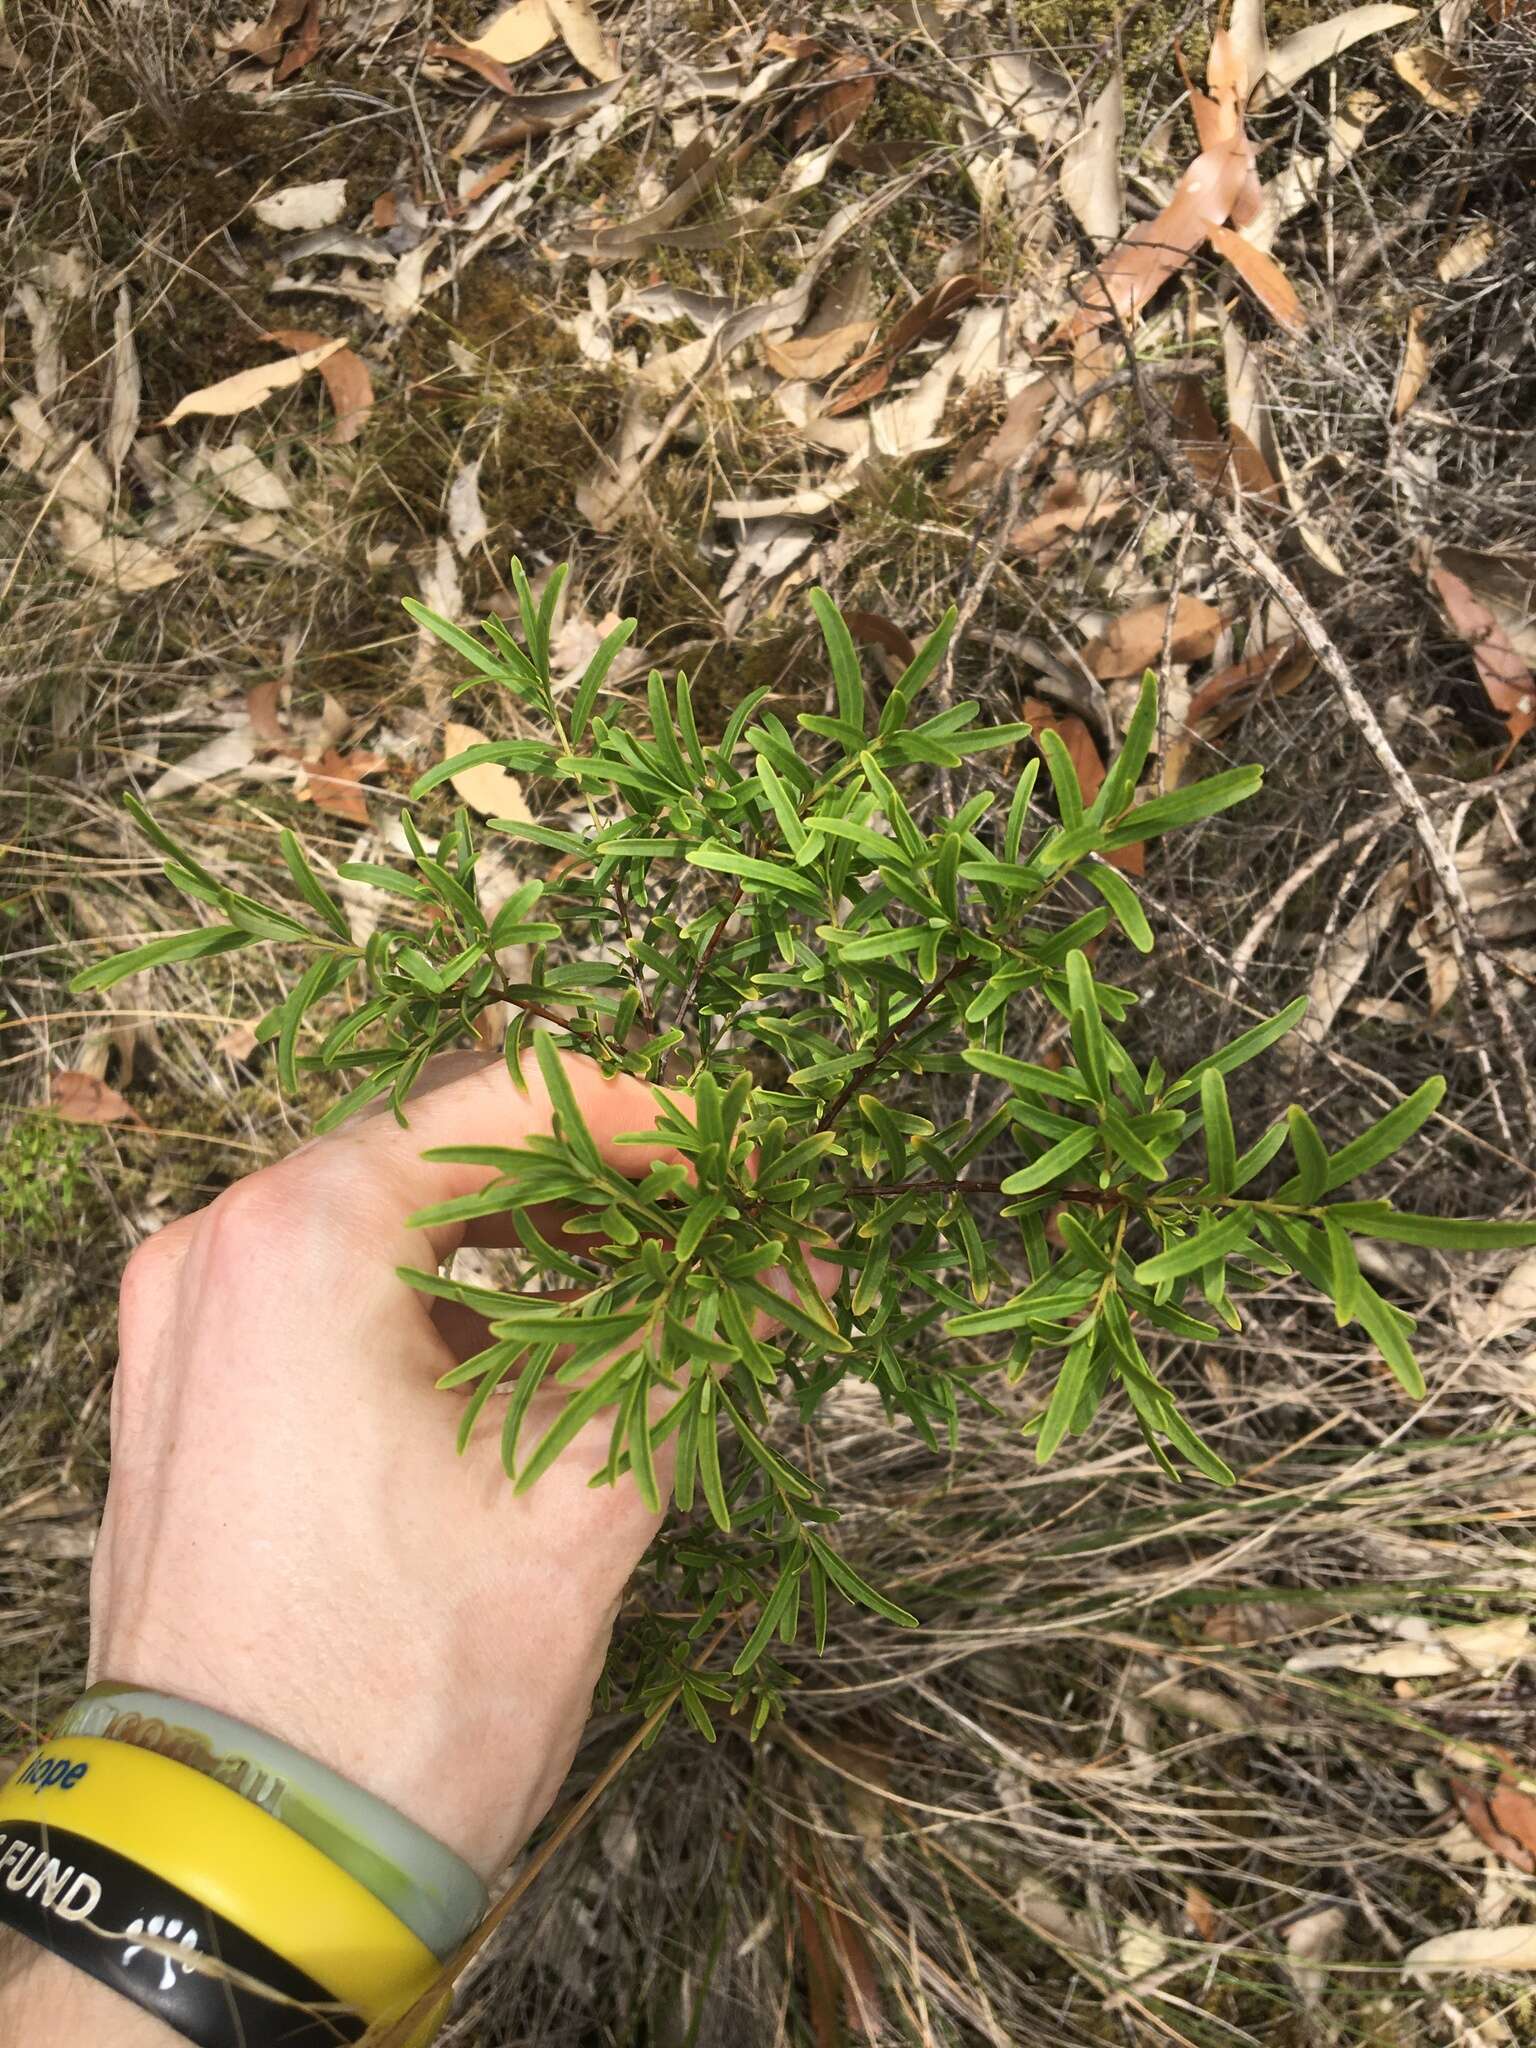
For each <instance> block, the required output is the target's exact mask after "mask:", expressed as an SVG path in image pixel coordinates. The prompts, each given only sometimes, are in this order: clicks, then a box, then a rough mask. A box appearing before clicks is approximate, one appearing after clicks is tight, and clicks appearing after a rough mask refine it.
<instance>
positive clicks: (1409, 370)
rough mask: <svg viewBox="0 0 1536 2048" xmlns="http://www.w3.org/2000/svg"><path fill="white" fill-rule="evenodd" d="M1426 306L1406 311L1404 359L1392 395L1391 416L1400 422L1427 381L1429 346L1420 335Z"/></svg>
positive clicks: (1412, 307) (1415, 401)
mask: <svg viewBox="0 0 1536 2048" xmlns="http://www.w3.org/2000/svg"><path fill="white" fill-rule="evenodd" d="M1428 311H1429V308H1428V307H1427V306H1410V307H1409V309H1408V332H1407V335H1406V336H1405V338H1404V341H1403V360H1402V365H1401V367H1400V368H1399V370H1398V373H1397V384H1396V387H1395V388H1394V390H1393V393H1392V417H1393V419H1395V420H1400V419H1401V418H1402V417H1403V415H1404V413H1406V412H1408V411H1409V410H1410V409H1411V408H1412V407H1413V406H1414V405H1415V404H1417V402H1418V397H1419V393H1420V392H1421V391H1422V390H1423V389H1424V386H1425V384H1426V382H1427V381H1428V378H1429V369H1430V355H1429V344H1428V342H1426V341H1425V339H1424V336H1423V332H1422V329H1423V326H1424V315H1425V314H1426V313H1427V312H1428Z"/></svg>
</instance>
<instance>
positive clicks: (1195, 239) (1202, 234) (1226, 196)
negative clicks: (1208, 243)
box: [1068, 142, 1249, 334]
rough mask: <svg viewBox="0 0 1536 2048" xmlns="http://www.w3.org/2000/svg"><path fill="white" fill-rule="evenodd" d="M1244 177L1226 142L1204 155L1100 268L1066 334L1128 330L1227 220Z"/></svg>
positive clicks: (1243, 166) (1241, 153)
mask: <svg viewBox="0 0 1536 2048" xmlns="http://www.w3.org/2000/svg"><path fill="white" fill-rule="evenodd" d="M1248 171H1249V163H1248V156H1247V152H1246V150H1245V149H1243V148H1241V147H1238V146H1235V145H1234V144H1233V143H1231V142H1224V143H1218V144H1217V146H1216V147H1215V148H1213V149H1203V150H1202V151H1201V152H1200V154H1199V156H1197V157H1196V158H1195V160H1194V162H1193V163H1192V164H1191V165H1190V167H1189V169H1188V170H1187V171H1186V172H1185V173H1184V175H1183V177H1182V178H1180V180H1179V182H1178V184H1177V185H1176V186H1175V187H1174V192H1173V197H1172V199H1170V200H1169V202H1168V204H1167V205H1166V206H1165V207H1164V208H1163V210H1162V212H1161V213H1160V214H1159V215H1158V216H1157V218H1156V219H1155V220H1150V221H1139V222H1138V223H1137V225H1136V226H1135V227H1134V228H1132V229H1131V232H1130V233H1129V234H1128V235H1127V236H1126V238H1125V240H1124V241H1123V242H1121V243H1120V244H1119V245H1118V246H1117V247H1116V248H1114V249H1112V250H1111V251H1110V253H1109V255H1108V256H1106V257H1105V259H1104V261H1103V262H1102V263H1101V264H1100V265H1099V267H1098V269H1097V270H1096V271H1095V272H1094V274H1093V277H1092V279H1091V280H1090V282H1089V284H1088V286H1087V288H1086V289H1085V292H1084V295H1083V305H1082V308H1081V310H1080V311H1079V312H1078V314H1077V315H1076V317H1075V319H1074V320H1072V321H1071V322H1070V323H1069V324H1068V331H1069V332H1071V333H1078V334H1081V333H1086V332H1087V331H1088V330H1089V329H1090V328H1094V327H1102V326H1104V325H1105V324H1106V323H1107V322H1109V321H1111V320H1114V319H1117V318H1118V319H1120V320H1123V321H1125V322H1126V323H1127V324H1128V325H1131V324H1134V323H1135V322H1136V321H1137V320H1139V319H1140V317H1141V315H1142V313H1143V312H1144V311H1145V309H1146V307H1147V306H1148V304H1149V303H1150V302H1151V301H1152V300H1153V299H1154V298H1155V297H1156V296H1157V294H1158V293H1159V292H1160V291H1161V290H1162V288H1163V286H1164V285H1165V284H1166V283H1167V282H1168V280H1169V278H1170V277H1172V276H1174V275H1175V273H1176V272H1178V271H1180V270H1182V269H1183V268H1184V266H1185V265H1186V264H1187V263H1188V262H1189V260H1190V258H1191V257H1192V256H1193V255H1194V253H1195V251H1196V250H1197V249H1198V248H1199V247H1200V245H1201V243H1202V242H1204V241H1205V239H1206V237H1207V236H1208V235H1209V234H1210V232H1211V230H1212V228H1216V227H1220V226H1221V225H1222V224H1223V222H1224V221H1225V220H1226V219H1227V217H1228V215H1229V214H1230V213H1231V211H1232V202H1233V201H1234V200H1235V199H1236V197H1237V195H1238V193H1239V192H1240V191H1241V189H1242V186H1243V183H1244V180H1245V179H1246V177H1247V175H1248Z"/></svg>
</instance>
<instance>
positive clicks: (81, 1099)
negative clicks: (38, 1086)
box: [48, 1067, 144, 1124]
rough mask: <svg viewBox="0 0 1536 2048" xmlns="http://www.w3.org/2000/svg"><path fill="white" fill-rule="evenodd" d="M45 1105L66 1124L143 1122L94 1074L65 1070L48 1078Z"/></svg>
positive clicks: (112, 1089)
mask: <svg viewBox="0 0 1536 2048" xmlns="http://www.w3.org/2000/svg"><path fill="white" fill-rule="evenodd" d="M48 1104H49V1107H50V1108H51V1109H52V1110H53V1112H54V1114H55V1115H56V1116H61V1117H63V1119H64V1121H65V1122H66V1123H70V1124H119V1123H123V1122H125V1121H126V1122H128V1123H132V1124H142V1123H143V1121H144V1119H143V1118H142V1117H141V1116H140V1115H139V1113H138V1111H137V1110H136V1109H135V1108H134V1107H133V1105H132V1103H130V1102H126V1101H125V1100H124V1099H123V1097H122V1096H121V1095H119V1094H118V1092H117V1090H116V1089H115V1088H109V1087H108V1086H107V1084H106V1082H105V1081H99V1080H98V1079H97V1078H96V1076H95V1075H94V1074H81V1073H77V1072H75V1071H74V1070H73V1069H72V1068H69V1067H66V1068H64V1069H63V1071H62V1072H60V1073H56V1074H50V1075H49V1077H48Z"/></svg>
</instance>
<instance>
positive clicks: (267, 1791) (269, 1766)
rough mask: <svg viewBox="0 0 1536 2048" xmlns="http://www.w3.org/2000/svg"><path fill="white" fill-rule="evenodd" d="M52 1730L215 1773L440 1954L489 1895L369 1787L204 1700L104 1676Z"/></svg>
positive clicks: (474, 1920)
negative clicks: (121, 1745)
mask: <svg viewBox="0 0 1536 2048" xmlns="http://www.w3.org/2000/svg"><path fill="white" fill-rule="evenodd" d="M54 1732H55V1734H56V1735H61V1736H62V1735H96V1736H101V1737H103V1738H104V1739H105V1740H107V1741H109V1742H127V1743H132V1744H134V1745H136V1746H137V1747H138V1748H140V1749H151V1750H155V1751H158V1753H159V1754H160V1755H161V1756H168V1757H172V1758H174V1760H175V1761H176V1762H177V1763H181V1764H188V1765H190V1766H191V1767H192V1769H193V1770H197V1771H202V1772H204V1773H205V1774H206V1775H207V1776H208V1777H211V1778H216V1779H217V1780H218V1781H219V1783H220V1784H222V1785H227V1786H228V1787H229V1788H230V1790H231V1791H233V1792H238V1793H239V1794H240V1796H241V1797H242V1798H243V1799H248V1800H250V1802H251V1804H252V1805H253V1806H259V1807H261V1808H262V1809H263V1810H264V1811H265V1812H267V1813H270V1814H271V1815H272V1817H273V1818H274V1820H280V1821H281V1822H282V1823H283V1825H284V1826H285V1827H289V1828H292V1830H293V1831H294V1833H295V1834H296V1835H302V1836H303V1838H304V1840H305V1841H306V1842H310V1843H312V1844H313V1845H314V1847H315V1848H317V1849H319V1850H320V1851H321V1852H322V1854H324V1855H326V1856H328V1857H329V1858H330V1859H331V1861H332V1862H333V1863H335V1864H338V1865H339V1866H340V1868H341V1869H343V1870H345V1871H346V1872H347V1873H348V1875H349V1876H351V1877H354V1878H356V1880H357V1882H358V1883H359V1884H361V1885H363V1886H365V1887H366V1888H367V1889H368V1890H369V1891H370V1892H372V1893H373V1896H374V1897H375V1898H376V1899H378V1900H379V1901H380V1902H381V1903H382V1904H383V1905H385V1906H387V1907H388V1908H389V1910H390V1911H391V1912H392V1913H393V1914H394V1915H395V1916H396V1918H397V1919H400V1920H403V1921H404V1922H405V1924H406V1926H407V1927H409V1928H410V1930H411V1932H412V1933H413V1934H415V1935H416V1936H418V1938H419V1939H420V1940H421V1941H422V1942H424V1943H425V1944H426V1946H427V1947H428V1948H429V1949H431V1951H432V1953H433V1954H434V1955H435V1956H437V1957H439V1958H443V1957H446V1956H448V1955H450V1954H451V1953H452V1952H453V1950H454V1949H456V1948H457V1947H458V1945H459V1943H460V1942H461V1941H462V1940H463V1939H464V1937H465V1935H466V1934H468V1932H469V1931H470V1929H471V1928H472V1927H474V1926H476V1925H477V1924H478V1923H479V1922H480V1921H481V1920H482V1919H483V1918H484V1916H485V1912H486V1908H487V1906H488V1905H489V1903H490V1898H489V1894H488V1893H487V1891H486V1889H485V1886H484V1885H483V1884H482V1883H481V1882H480V1879H479V1878H478V1877H477V1876H476V1874H475V1872H474V1871H473V1870H471V1869H470V1867H469V1865H468V1864H467V1863H466V1862H465V1861H464V1860H463V1858H462V1857H460V1856H456V1855H455V1854H454V1853H453V1851H452V1850H451V1849H450V1848H449V1847H448V1846H447V1845H446V1843H443V1842H440V1841H438V1840H437V1838H436V1837H435V1836H434V1835H429V1834H428V1833H427V1831H426V1829H425V1828H420V1827H418V1826H417V1825H416V1823H415V1822H414V1821H412V1820H408V1819H407V1818H406V1816H405V1815H404V1814H403V1813H398V1812H397V1811H396V1810H395V1808H394V1807H392V1806H390V1805H388V1804H386V1802H385V1801H384V1800H382V1799H376V1798H375V1797H374V1796H373V1794H372V1793H371V1792H365V1791H363V1790H362V1788H361V1787H360V1786H357V1785H354V1784H352V1783H351V1782H350V1781H349V1780H348V1779H346V1778H343V1777H341V1776H340V1775H339V1774H338V1773H337V1772H335V1771H333V1770H331V1769H330V1768H329V1767H328V1766H327V1765H325V1764H321V1763H316V1762H315V1760H314V1758H313V1757H307V1756H305V1755H303V1753H302V1752H301V1751H299V1750H296V1749H291V1748H290V1747H289V1746H288V1744H287V1743H286V1742H279V1741H278V1740H277V1739H276V1738H275V1737H274V1736H271V1735H264V1734H262V1733H261V1731H260V1730H259V1729H257V1728H250V1727H247V1726H246V1724H245V1723H244V1722H243V1721H235V1720H231V1719H230V1717H229V1716H228V1715H227V1714H220V1713H218V1712H216V1711H215V1710H214V1709H213V1708H212V1707H200V1706H197V1705H196V1704H195V1703H193V1702H192V1701H189V1700H179V1699H173V1698H171V1697H170V1696H169V1695H168V1694H166V1693H158V1692H146V1691H143V1690H141V1689H140V1688H139V1687H137V1686H128V1685H117V1684H114V1683H113V1682H112V1681H110V1680H107V1681H104V1682H103V1683H102V1684H100V1685H93V1686H92V1687H91V1688H90V1690H89V1692H86V1693H84V1694H82V1696H81V1697H80V1698H79V1699H78V1700H77V1701H76V1702H75V1704H74V1706H72V1707H71V1708H70V1709H69V1711H68V1712H67V1713H66V1714H65V1715H64V1716H63V1718H62V1719H61V1720H60V1722H59V1724H58V1727H57V1729H56V1730H55V1731H54Z"/></svg>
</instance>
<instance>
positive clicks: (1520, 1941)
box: [1403, 1925, 1536, 1977]
mask: <svg viewBox="0 0 1536 2048" xmlns="http://www.w3.org/2000/svg"><path fill="white" fill-rule="evenodd" d="M1403 1969H1404V1971H1405V1972H1412V1971H1419V1970H1452V1971H1456V1972H1459V1973H1460V1974H1462V1975H1464V1976H1478V1977H1483V1976H1488V1975H1490V1974H1492V1975H1497V1973H1498V1972H1499V1971H1501V1970H1536V1927H1533V1926H1529V1925H1523V1926H1521V1925H1517V1926H1512V1927H1463V1928H1460V1929H1458V1930H1457V1932H1456V1933H1454V1934H1436V1935H1432V1936H1431V1937H1430V1939H1429V1940H1428V1941H1421V1942H1420V1943H1419V1945H1418V1947H1417V1948H1411V1949H1409V1951H1408V1953H1407V1955H1405V1956H1404V1957H1403Z"/></svg>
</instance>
